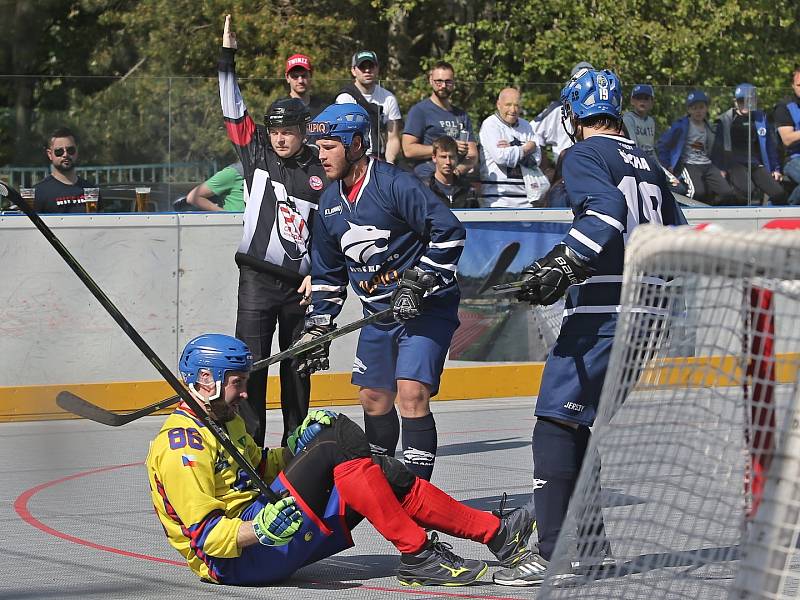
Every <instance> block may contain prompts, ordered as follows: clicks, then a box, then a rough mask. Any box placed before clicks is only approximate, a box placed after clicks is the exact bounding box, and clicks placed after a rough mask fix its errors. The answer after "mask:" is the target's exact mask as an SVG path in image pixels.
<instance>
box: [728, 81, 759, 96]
mask: <svg viewBox="0 0 800 600" xmlns="http://www.w3.org/2000/svg"><path fill="white" fill-rule="evenodd" d="M755 96H756V86H754V85H753V84H752V83H740V84H739V85H737V86H736V89H735V90H734V92H733V97H734V98H735V99H736V100H744V99H745V98H755Z"/></svg>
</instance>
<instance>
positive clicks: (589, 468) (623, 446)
mask: <svg viewBox="0 0 800 600" xmlns="http://www.w3.org/2000/svg"><path fill="white" fill-rule="evenodd" d="M623 279H624V281H623V291H622V312H621V315H620V321H619V326H618V329H617V334H616V338H615V340H614V348H613V351H612V355H611V360H610V364H609V368H608V374H607V377H606V382H605V385H604V387H603V392H602V398H601V401H600V413H599V416H598V418H597V421H596V423H595V426H594V429H593V436H592V441H591V444H590V447H589V450H588V453H587V459H586V460H585V461H584V467H583V470H582V471H581V475H580V478H579V481H578V484H577V486H576V490H575V493H574V496H573V499H572V502H571V504H570V509H569V513H568V516H567V520H566V522H565V524H564V527H563V529H562V534H561V537H560V539H559V541H558V544H557V547H556V550H555V553H554V555H553V560H552V562H551V566H550V569H549V570H548V577H547V580H546V581H545V582H544V584H543V589H542V592H541V595H539V596H537V598H540V600H541V599H542V598H548V599H551V598H570V599H572V598H594V599H597V598H622V599H625V600H629V599H634V598H643V599H647V600H655V599H658V598H690V599H692V600H697V599H701V598H703V599H704V598H763V599H766V598H769V599H776V598H797V597H800V590H798V586H799V584H800V552H798V550H796V546H797V542H798V533H799V532H800V395H799V394H798V385H797V383H798V381H797V380H798V366H799V365H800V232H792V231H778V230H770V231H763V230H762V231H759V232H752V233H741V232H725V231H713V232H711V231H695V230H692V229H689V228H686V227H681V228H659V227H654V226H649V225H647V226H640V227H638V228H637V229H636V230H635V231H634V233H633V235H632V236H631V239H630V241H629V244H628V247H627V251H626V265H625V273H624V278H623ZM659 281H662V283H658V282H659ZM653 313H657V315H655V316H654V314H653ZM599 465H602V466H601V467H599ZM601 519H602V521H604V528H605V534H604V535H601V534H600V533H598V532H601V531H602V530H603V526H602V525H601ZM606 540H607V541H608V542H610V548H611V555H612V556H613V559H614V560H613V561H611V560H606V561H604V562H603V563H601V564H600V566H597V565H598V560H599V558H600V557H599V556H598V554H602V551H599V550H598V549H601V548H603V547H604V542H605V541H606ZM593 565H595V566H593Z"/></svg>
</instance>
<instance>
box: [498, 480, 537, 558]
mask: <svg viewBox="0 0 800 600" xmlns="http://www.w3.org/2000/svg"><path fill="white" fill-rule="evenodd" d="M505 503H506V495H505V494H503V499H502V500H501V501H500V509H499V510H496V511H492V512H493V514H495V515H496V516H498V517H500V529H498V530H497V533H496V534H495V536H494V538H493V539H492V541H491V542H489V543H488V544H487V547H488V548H489V550H491V551H492V554H494V555H495V556H496V557H497V560H499V561H500V566H501V567H513V566H514V565H516V564H517V563H518V562H520V561H521V560H524V559H525V558H527V557H528V555H529V554H530V553H531V551H530V550H528V540H529V539H530V537H531V534H533V531H534V530H535V529H536V518H535V517H534V516H533V515H532V514H531V513H530V512H528V509H527V508H525V507H522V508H517V509H515V510H512V511H510V512H507V513H504V512H503V509H504V508H505Z"/></svg>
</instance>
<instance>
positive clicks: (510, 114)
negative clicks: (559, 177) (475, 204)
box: [479, 88, 550, 208]
mask: <svg viewBox="0 0 800 600" xmlns="http://www.w3.org/2000/svg"><path fill="white" fill-rule="evenodd" d="M519 112H520V93H519V90H517V89H515V88H505V89H504V90H502V91H501V92H500V95H499V96H498V97H497V110H496V111H495V112H494V114H492V115H489V116H488V117H486V119H485V120H484V121H483V123H482V124H481V130H480V134H479V138H480V142H481V193H482V195H483V199H484V204H485V205H487V206H491V207H492V208H496V207H503V208H520V207H530V206H531V204H532V203H533V202H536V201H537V200H539V198H541V196H542V195H543V194H544V193H545V192H546V191H547V188H548V187H550V184H549V183H548V181H547V178H546V177H544V176H543V175H542V172H541V170H540V169H539V162H540V161H541V159H542V150H541V148H540V146H539V144H537V141H536V139H537V138H536V134H535V133H534V131H533V128H532V127H531V124H530V123H529V122H528V121H526V120H525V119H523V118H521V117H520V116H519ZM524 176H528V177H538V181H537V180H530V181H532V183H531V182H529V186H528V187H529V189H527V190H526V185H525V181H524Z"/></svg>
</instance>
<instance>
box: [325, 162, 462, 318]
mask: <svg viewBox="0 0 800 600" xmlns="http://www.w3.org/2000/svg"><path fill="white" fill-rule="evenodd" d="M318 215H319V217H320V218H318V219H316V220H315V221H314V233H313V235H314V236H315V237H314V244H313V245H312V246H311V282H312V287H311V290H312V302H311V310H310V311H309V318H312V319H314V318H315V317H321V318H322V320H323V321H324V320H325V319H326V318H329V319H331V320H332V319H333V318H335V317H336V315H338V314H339V312H340V311H341V309H342V304H344V299H345V296H346V295H347V283H348V280H349V282H350V285H351V287H352V288H353V290H354V291H355V293H356V294H357V295H358V297H359V298H360V299H361V301H362V303H363V304H364V312H365V313H367V314H371V313H373V312H377V311H379V310H383V309H384V308H388V307H389V302H390V297H391V295H392V292H393V291H394V289H395V287H397V281H398V279H399V278H400V277H401V276H402V274H403V271H405V270H406V269H408V268H410V267H413V266H417V267H419V268H421V269H424V270H426V271H431V272H433V273H434V274H435V275H436V276H437V280H438V281H439V285H437V286H436V288H434V290H433V291H432V292H431V295H433V296H437V297H439V298H440V299H441V300H443V301H447V300H448V299H449V300H452V301H453V302H455V303H458V299H459V295H460V294H459V290H458V283H457V282H456V271H457V264H458V260H459V258H460V257H461V252H462V251H463V249H464V240H465V238H466V232H465V230H464V226H463V225H462V224H461V222H460V221H459V220H458V219H457V218H456V217H455V215H454V214H453V213H452V212H451V211H450V209H449V208H447V207H446V206H445V205H444V204H443V203H442V202H441V201H440V200H439V199H438V198H437V197H436V196H435V195H434V194H433V192H431V191H430V189H428V188H427V187H426V186H425V185H424V184H423V183H422V182H421V181H419V180H418V179H417V178H416V177H414V176H413V175H411V174H409V173H406V172H405V171H402V170H400V169H398V168H397V167H394V166H392V165H390V164H387V163H384V162H380V161H376V160H374V159H370V161H369V165H368V168H367V173H366V175H365V177H364V180H363V183H362V185H361V189H360V190H359V192H358V195H357V197H356V199H355V202H350V201H349V200H348V199H347V197H346V195H345V192H344V189H343V187H342V183H341V182H338V183H334V184H333V185H331V186H329V187H328V188H327V189H326V190H325V192H323V194H322V197H321V198H320V204H319V212H318ZM316 236H318V237H316Z"/></svg>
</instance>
